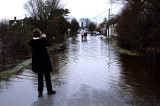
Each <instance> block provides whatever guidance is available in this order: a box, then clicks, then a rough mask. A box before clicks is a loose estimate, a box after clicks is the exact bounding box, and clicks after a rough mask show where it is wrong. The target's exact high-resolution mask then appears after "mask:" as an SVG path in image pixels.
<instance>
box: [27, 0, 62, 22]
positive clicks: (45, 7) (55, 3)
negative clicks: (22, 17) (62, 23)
mask: <svg viewBox="0 0 160 106" xmlns="http://www.w3.org/2000/svg"><path fill="white" fill-rule="evenodd" d="M59 5H60V0H29V1H27V2H26V4H25V5H24V8H25V9H26V10H27V11H28V12H29V13H30V15H31V16H32V17H36V18H37V19H39V20H48V18H49V16H51V15H52V14H53V13H54V11H55V10H56V9H58V8H59Z"/></svg>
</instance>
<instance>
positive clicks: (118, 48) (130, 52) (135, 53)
mask: <svg viewBox="0 0 160 106" xmlns="http://www.w3.org/2000/svg"><path fill="white" fill-rule="evenodd" d="M112 47H113V48H114V49H115V50H116V51H117V52H120V53H123V54H128V55H132V56H140V55H141V54H139V53H137V52H132V51H129V50H126V49H123V48H120V47H115V46H112Z"/></svg>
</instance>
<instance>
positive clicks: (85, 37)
mask: <svg viewBox="0 0 160 106" xmlns="http://www.w3.org/2000/svg"><path fill="white" fill-rule="evenodd" d="M84 39H85V40H87V32H85V33H84Z"/></svg>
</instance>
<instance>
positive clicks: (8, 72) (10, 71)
mask: <svg viewBox="0 0 160 106" xmlns="http://www.w3.org/2000/svg"><path fill="white" fill-rule="evenodd" d="M29 64H31V59H28V60H25V61H23V62H22V63H19V64H18V65H17V66H16V67H13V68H12V69H8V70H6V71H3V72H1V73H0V81H2V80H6V79H8V78H9V77H10V76H12V75H13V74H16V73H17V72H18V71H19V70H21V69H22V68H24V67H26V66H28V65H29Z"/></svg>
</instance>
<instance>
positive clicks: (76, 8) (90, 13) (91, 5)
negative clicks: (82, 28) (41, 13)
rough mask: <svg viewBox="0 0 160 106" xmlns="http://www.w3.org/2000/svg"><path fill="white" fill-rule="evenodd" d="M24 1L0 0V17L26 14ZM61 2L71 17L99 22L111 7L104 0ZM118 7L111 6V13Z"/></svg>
mask: <svg viewBox="0 0 160 106" xmlns="http://www.w3.org/2000/svg"><path fill="white" fill-rule="evenodd" d="M26 1H27V0H0V14H1V15H0V19H4V18H6V19H13V18H14V17H15V16H16V17H17V19H21V18H24V16H25V14H27V11H25V10H24V8H23V6H24V3H25V2H26ZM61 2H62V3H63V4H64V5H65V8H68V9H69V11H70V12H71V13H70V14H69V16H70V17H71V18H72V17H75V18H77V19H80V18H89V19H90V20H92V21H97V22H101V21H102V20H103V19H104V18H105V17H107V16H108V9H109V8H111V5H110V4H107V2H106V0H61ZM119 7H122V6H119V5H118V7H117V5H116V6H112V8H114V9H113V11H112V13H113V14H116V13H117V11H118V10H119V9H120V8H119ZM101 13H103V14H101ZM100 14H101V15H100ZM98 15H99V16H98ZM96 16H97V17H96ZM94 17H96V18H94Z"/></svg>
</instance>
